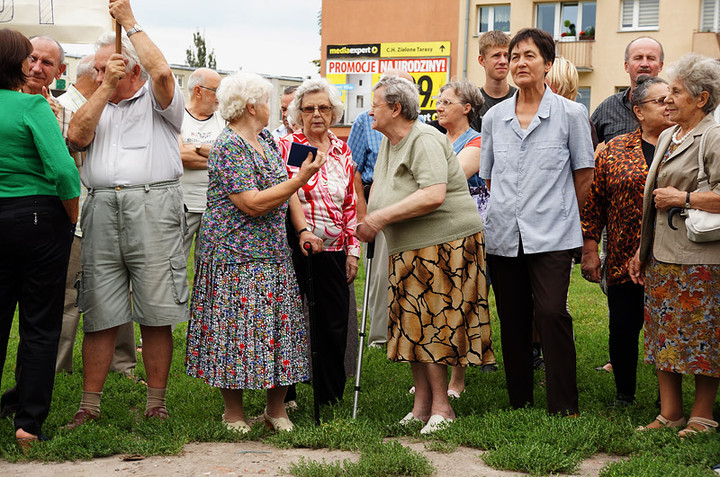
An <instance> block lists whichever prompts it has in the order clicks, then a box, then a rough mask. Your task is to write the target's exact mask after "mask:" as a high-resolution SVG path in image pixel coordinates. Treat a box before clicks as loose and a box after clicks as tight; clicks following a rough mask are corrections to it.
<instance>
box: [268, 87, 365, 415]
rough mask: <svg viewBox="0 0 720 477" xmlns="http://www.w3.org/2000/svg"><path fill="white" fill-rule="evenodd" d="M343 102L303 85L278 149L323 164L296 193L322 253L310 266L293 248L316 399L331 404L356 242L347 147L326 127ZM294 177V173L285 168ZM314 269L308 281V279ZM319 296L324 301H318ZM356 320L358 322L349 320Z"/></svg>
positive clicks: (340, 377)
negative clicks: (307, 152) (303, 150)
mask: <svg viewBox="0 0 720 477" xmlns="http://www.w3.org/2000/svg"><path fill="white" fill-rule="evenodd" d="M342 111H343V103H342V101H341V100H340V96H339V95H338V93H337V90H336V89H335V88H334V87H332V86H330V84H329V83H328V82H327V81H326V80H324V79H309V80H306V81H305V82H304V83H303V84H302V85H301V86H300V87H299V88H298V89H297V91H296V92H295V98H294V99H293V102H292V103H291V104H290V108H289V110H288V116H289V118H290V122H291V123H292V124H295V125H297V127H298V129H296V130H295V132H293V133H292V134H290V135H288V136H285V137H284V138H282V139H281V140H280V150H281V152H282V155H283V157H284V158H285V160H286V161H287V158H288V155H289V154H290V148H291V146H292V143H293V142H297V143H301V144H308V145H310V146H314V147H317V148H318V150H319V151H322V152H323V153H325V155H326V156H327V162H325V164H324V165H323V166H322V167H321V168H320V171H319V172H318V173H317V174H316V175H314V176H313V177H312V178H311V179H310V180H309V181H307V184H305V185H304V186H303V187H302V188H301V189H300V190H298V194H297V195H298V197H299V199H300V203H301V204H302V208H303V210H304V211H305V219H306V220H307V222H308V227H309V229H310V230H311V231H312V232H313V233H314V234H315V235H317V236H318V237H320V238H321V239H322V240H323V242H324V251H323V252H322V253H319V254H315V255H313V256H312V257H311V260H312V266H311V267H308V263H307V260H306V259H304V258H303V257H302V255H300V252H299V248H300V247H299V245H298V244H297V243H295V244H294V245H295V250H294V253H293V261H294V264H295V272H296V273H297V275H298V280H299V282H300V289H301V291H302V292H303V294H307V292H308V290H307V289H306V288H305V285H306V284H307V282H308V280H312V282H313V287H314V293H315V308H314V313H313V316H312V318H313V319H314V320H316V325H317V326H315V330H316V331H317V334H318V336H314V337H313V344H317V350H313V351H314V352H315V351H316V352H317V357H318V362H317V364H316V367H315V369H317V372H318V373H319V376H313V380H314V381H315V384H314V389H315V390H316V392H317V400H318V402H320V403H323V404H326V403H327V404H331V403H334V402H337V401H339V400H341V399H342V396H343V391H344V390H345V379H346V378H345V376H346V374H345V366H344V359H345V349H346V346H347V332H348V307H349V304H350V293H349V288H348V284H349V283H352V281H353V280H354V279H355V275H356V274H357V269H358V257H359V256H360V243H359V241H358V240H357V238H356V237H355V235H354V234H355V226H356V218H355V191H354V188H353V161H352V156H351V155H350V148H349V147H348V146H347V144H345V143H344V142H343V141H341V140H340V139H338V138H337V136H335V135H334V134H333V133H332V131H330V125H331V124H334V123H336V122H337V121H338V120H339V119H340V117H341V116H342ZM287 169H288V175H289V176H290V177H294V176H295V174H297V173H298V168H297V167H295V166H292V165H289V164H288V166H287ZM310 270H312V277H311V276H310V275H309V273H310ZM319 297H322V299H319ZM353 319H355V320H356V321H357V317H353Z"/></svg>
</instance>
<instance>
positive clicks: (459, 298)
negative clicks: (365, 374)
mask: <svg viewBox="0 0 720 477" xmlns="http://www.w3.org/2000/svg"><path fill="white" fill-rule="evenodd" d="M374 92H375V95H374V98H373V103H372V106H371V108H370V115H371V116H373V118H374V122H373V128H375V129H377V130H378V131H380V132H382V133H383V135H385V139H383V141H382V144H381V145H380V152H379V154H378V160H377V163H376V165H375V174H374V183H373V188H374V190H373V194H372V195H371V196H370V203H369V204H368V214H367V215H366V216H365V219H364V221H363V222H362V223H361V224H360V225H359V226H358V230H357V236H358V238H360V240H363V241H368V242H369V241H372V240H373V239H374V237H375V235H376V234H377V233H378V232H379V231H380V230H382V231H383V233H384V234H385V237H386V238H387V243H388V250H389V252H390V265H389V268H390V278H389V282H390V313H389V315H390V316H389V321H390V323H389V328H390V330H389V331H390V333H389V335H390V336H389V340H388V348H387V353H388V358H389V359H391V360H392V361H397V362H410V364H411V367H412V374H413V382H414V385H415V402H414V405H413V409H412V411H410V412H409V413H408V414H407V415H406V416H405V417H404V418H403V419H402V420H401V421H400V423H401V424H409V423H411V422H413V421H422V422H423V423H425V427H423V429H422V431H421V433H423V434H427V433H431V432H434V431H436V430H438V429H441V428H443V427H445V426H447V425H448V424H449V423H450V422H451V421H453V420H454V419H455V413H454V411H453V409H452V407H451V406H450V401H449V399H448V395H447V366H448V365H449V366H458V365H459V366H468V365H479V364H481V363H482V355H483V351H484V349H483V343H485V342H486V337H487V336H488V335H489V333H490V319H489V314H488V303H487V292H488V290H487V283H486V279H485V246H484V235H483V230H482V229H483V226H482V220H481V218H480V215H479V214H478V212H477V205H476V204H475V201H473V199H472V198H471V197H470V194H469V192H468V187H467V181H466V179H465V175H464V173H463V171H462V169H461V168H460V165H459V163H458V160H457V157H456V156H455V153H454V152H453V149H452V146H451V145H450V141H448V139H447V138H446V137H445V136H444V135H443V134H442V133H440V132H439V131H437V130H436V129H434V128H432V127H431V126H427V125H425V124H422V123H421V122H420V121H418V112H419V110H420V107H419V103H418V92H417V89H416V87H415V85H413V84H412V83H411V82H410V81H408V80H406V79H403V78H398V77H395V76H386V77H383V78H382V79H380V81H378V83H377V84H376V85H375V87H374Z"/></svg>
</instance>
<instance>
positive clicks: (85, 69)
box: [75, 55, 97, 80]
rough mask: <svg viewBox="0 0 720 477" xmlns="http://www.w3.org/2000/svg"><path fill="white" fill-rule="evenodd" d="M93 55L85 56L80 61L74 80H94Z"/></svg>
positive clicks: (95, 73) (95, 74)
mask: <svg viewBox="0 0 720 477" xmlns="http://www.w3.org/2000/svg"><path fill="white" fill-rule="evenodd" d="M94 60H95V55H87V56H85V57H83V59H81V60H80V63H78V65H77V68H76V69H75V79H76V80H77V79H78V78H82V77H83V76H90V77H91V78H95V77H96V76H97V71H96V70H95V62H94Z"/></svg>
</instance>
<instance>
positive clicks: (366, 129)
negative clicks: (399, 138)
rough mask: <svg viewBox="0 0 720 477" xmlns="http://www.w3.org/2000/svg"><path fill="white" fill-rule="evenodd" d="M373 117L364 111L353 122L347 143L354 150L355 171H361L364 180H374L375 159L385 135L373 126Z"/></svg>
mask: <svg viewBox="0 0 720 477" xmlns="http://www.w3.org/2000/svg"><path fill="white" fill-rule="evenodd" d="M372 122H373V118H371V117H370V115H369V114H368V112H367V111H363V112H362V113H360V115H359V116H358V117H357V118H356V119H355V122H353V125H352V128H351V129H350V135H349V136H348V140H347V144H348V146H350V151H351V152H352V158H353V162H354V163H355V172H359V173H360V174H361V176H362V180H363V182H367V183H370V182H372V181H373V173H374V171H375V161H377V155H378V151H379V150H380V142H381V141H382V138H383V137H384V136H383V135H382V133H381V132H380V131H377V130H375V129H373V128H372Z"/></svg>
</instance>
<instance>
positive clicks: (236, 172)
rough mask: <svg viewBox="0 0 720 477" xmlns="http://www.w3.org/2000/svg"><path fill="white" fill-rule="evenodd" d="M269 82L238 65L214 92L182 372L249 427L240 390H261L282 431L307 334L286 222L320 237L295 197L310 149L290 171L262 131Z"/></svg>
mask: <svg viewBox="0 0 720 477" xmlns="http://www.w3.org/2000/svg"><path fill="white" fill-rule="evenodd" d="M271 93H272V86H271V85H270V83H269V82H268V81H267V80H265V79H263V78H261V77H260V76H258V75H254V74H247V73H238V74H235V75H233V76H230V77H227V78H225V79H223V81H222V83H221V84H220V87H219V88H218V91H217V97H218V101H219V111H220V114H221V115H222V117H223V118H224V119H225V120H226V121H228V125H227V127H226V128H225V129H224V130H223V132H222V133H221V134H220V136H218V138H217V140H216V141H215V144H214V145H213V147H212V149H211V152H210V157H209V160H208V175H209V179H210V180H209V184H208V192H207V196H208V204H207V210H206V211H205V213H204V214H203V219H202V226H201V228H200V250H198V251H196V253H200V259H199V263H198V267H197V273H196V275H195V285H194V287H193V296H192V303H191V305H190V312H191V320H190V324H189V325H188V332H187V352H186V355H185V362H186V366H187V373H188V374H189V375H190V376H194V377H198V378H201V379H203V380H204V381H205V382H207V383H208V384H209V385H211V386H213V387H217V388H220V392H221V393H222V397H223V400H224V401H225V414H223V423H224V424H225V426H226V427H227V428H228V429H230V430H234V431H237V432H240V433H245V432H247V431H248V430H249V429H250V427H249V426H248V424H247V422H246V416H245V411H244V409H243V389H266V390H267V407H266V409H265V413H264V418H265V421H266V424H267V425H268V427H273V428H275V429H278V430H290V429H292V427H293V425H292V422H290V420H289V419H288V416H287V413H286V411H285V406H284V404H283V400H284V398H285V392H286V391H287V386H288V385H290V384H294V383H297V382H300V381H304V380H307V379H308V377H309V373H308V361H307V339H306V333H305V327H304V325H303V315H302V306H301V302H300V292H299V290H298V286H297V282H296V279H295V274H294V273H293V270H292V266H291V264H290V248H289V247H288V243H287V238H286V233H285V216H286V213H288V211H289V216H290V219H291V222H292V225H293V226H294V227H295V229H296V230H297V231H298V232H299V233H300V239H301V240H303V242H310V243H311V245H312V251H313V252H319V251H320V250H322V241H321V240H320V239H319V238H318V237H316V236H315V235H313V233H312V232H311V231H310V230H308V228H307V222H306V221H305V215H304V214H303V212H302V208H301V206H300V203H299V201H298V199H297V197H296V195H295V193H296V192H297V190H298V189H299V188H300V187H302V186H303V185H305V183H306V182H307V181H308V180H309V179H310V178H311V177H313V176H314V175H315V174H316V173H317V171H318V170H319V169H320V167H321V166H322V165H323V163H324V160H325V159H324V158H325V155H324V154H323V153H319V154H318V155H317V157H316V158H315V159H314V160H313V159H312V157H311V156H308V158H307V160H306V161H305V162H304V163H303V165H302V167H301V168H300V169H299V170H298V172H297V174H295V175H294V176H293V177H292V178H288V177H287V173H286V171H285V164H284V163H283V160H282V158H281V157H280V153H279V151H278V150H277V147H276V145H275V142H274V141H273V138H272V136H271V135H270V133H269V132H268V131H266V130H264V128H265V127H266V126H267V124H268V118H269V117H270V109H269V108H270V107H269V104H268V100H269V98H270V94H271Z"/></svg>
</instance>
